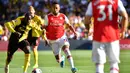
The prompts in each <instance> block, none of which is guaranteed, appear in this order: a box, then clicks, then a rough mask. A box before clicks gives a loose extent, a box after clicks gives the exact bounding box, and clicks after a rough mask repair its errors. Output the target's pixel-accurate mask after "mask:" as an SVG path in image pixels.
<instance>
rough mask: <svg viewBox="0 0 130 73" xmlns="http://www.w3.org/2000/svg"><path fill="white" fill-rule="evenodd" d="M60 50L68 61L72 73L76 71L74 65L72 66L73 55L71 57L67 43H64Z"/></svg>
mask: <svg viewBox="0 0 130 73" xmlns="http://www.w3.org/2000/svg"><path fill="white" fill-rule="evenodd" d="M62 50H63V51H64V53H65V54H66V56H67V59H68V62H69V64H70V66H71V71H72V73H75V72H77V69H76V68H75V66H74V61H73V57H72V55H71V52H70V50H69V45H64V46H63V47H62Z"/></svg>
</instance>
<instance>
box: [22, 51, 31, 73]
mask: <svg viewBox="0 0 130 73" xmlns="http://www.w3.org/2000/svg"><path fill="white" fill-rule="evenodd" d="M29 63H30V54H25V61H24V68H23V72H27V69H28V66H29Z"/></svg>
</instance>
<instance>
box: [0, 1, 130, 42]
mask: <svg viewBox="0 0 130 73" xmlns="http://www.w3.org/2000/svg"><path fill="white" fill-rule="evenodd" d="M52 1H54V0H0V40H7V38H8V37H9V36H8V35H9V32H8V30H7V29H6V28H5V27H4V23H5V22H7V21H10V20H13V19H15V18H17V17H18V16H21V15H23V14H24V13H26V12H27V7H28V6H30V5H32V6H34V8H35V10H36V14H38V15H40V16H41V17H42V18H43V19H44V16H45V15H46V14H47V13H49V12H50V8H49V5H50V4H51V3H52ZM56 1H58V2H59V3H60V5H61V11H60V12H62V13H64V14H65V15H66V16H67V17H68V18H69V20H70V22H71V24H72V25H73V26H74V28H75V29H76V31H77V33H79V36H80V37H79V40H86V39H87V40H92V37H91V36H92V35H91V34H90V37H88V36H87V30H86V29H85V26H84V23H83V20H84V15H85V12H86V9H87V6H88V3H89V2H90V1H89V0H56ZM121 1H122V3H123V5H124V7H125V8H126V10H127V12H128V15H129V23H130V0H121ZM128 29H130V27H128ZM66 32H67V36H68V38H69V39H71V38H73V34H72V32H71V31H69V30H67V31H66ZM6 37H7V38H6ZM126 38H130V30H128V31H127V32H126Z"/></svg>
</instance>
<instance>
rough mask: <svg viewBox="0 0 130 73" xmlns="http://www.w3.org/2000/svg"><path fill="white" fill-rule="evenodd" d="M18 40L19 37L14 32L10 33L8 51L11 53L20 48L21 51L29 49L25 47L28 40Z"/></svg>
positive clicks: (27, 44)
mask: <svg viewBox="0 0 130 73" xmlns="http://www.w3.org/2000/svg"><path fill="white" fill-rule="evenodd" d="M18 41H19V37H17V36H16V35H14V34H11V36H10V39H9V44H8V52H9V53H10V54H13V53H14V52H15V51H17V50H18V48H20V49H21V50H23V51H29V49H25V47H27V46H29V42H28V41H27V40H23V41H21V42H18Z"/></svg>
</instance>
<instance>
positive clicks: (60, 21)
mask: <svg viewBox="0 0 130 73" xmlns="http://www.w3.org/2000/svg"><path fill="white" fill-rule="evenodd" d="M64 22H65V19H64V18H63V17H61V16H59V17H49V25H55V26H62V25H64Z"/></svg>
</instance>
